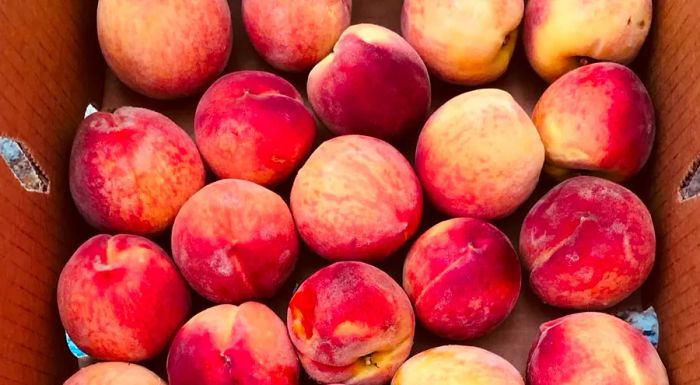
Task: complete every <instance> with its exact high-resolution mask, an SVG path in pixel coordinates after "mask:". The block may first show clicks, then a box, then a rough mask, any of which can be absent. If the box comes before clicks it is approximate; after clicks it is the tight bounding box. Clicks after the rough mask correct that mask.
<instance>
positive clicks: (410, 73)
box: [307, 24, 430, 140]
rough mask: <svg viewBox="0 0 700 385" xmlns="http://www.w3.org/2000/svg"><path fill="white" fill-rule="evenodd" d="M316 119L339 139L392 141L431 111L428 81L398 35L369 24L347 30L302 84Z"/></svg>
mask: <svg viewBox="0 0 700 385" xmlns="http://www.w3.org/2000/svg"><path fill="white" fill-rule="evenodd" d="M307 89H308V93H309V101H310V102H311V105H312V106H313V108H314V111H316V113H317V114H318V116H319V118H321V120H322V121H323V122H324V123H325V124H326V126H328V128H329V129H330V130H331V131H333V132H334V133H336V134H338V135H345V134H363V135H369V136H374V137H377V138H381V139H386V140H393V139H398V138H399V137H401V136H403V135H404V134H407V133H408V132H410V131H412V130H414V129H416V128H417V127H418V125H419V124H421V122H422V121H423V119H424V118H425V116H426V115H427V113H428V109H429V107H430V78H429V77H428V70H427V68H426V67H425V64H424V63H423V60H421V58H420V56H418V53H417V52H416V51H415V50H414V49H413V48H412V47H411V46H410V45H409V44H408V43H407V42H406V41H405V40H404V39H403V38H402V37H401V36H400V35H398V34H397V33H395V32H393V31H391V30H389V29H386V28H384V27H380V26H378V25H373V24H357V25H353V26H351V27H350V28H348V29H346V30H345V32H343V34H342V35H341V36H340V40H338V43H337V44H336V45H335V48H334V49H333V53H331V54H330V55H328V56H327V57H326V58H325V59H323V60H322V61H321V62H320V63H318V64H317V65H316V66H315V67H314V68H313V70H311V73H309V80H308V83H307Z"/></svg>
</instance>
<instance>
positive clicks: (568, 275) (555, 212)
mask: <svg viewBox="0 0 700 385" xmlns="http://www.w3.org/2000/svg"><path fill="white" fill-rule="evenodd" d="M655 249H656V237H655V235H654V225H653V223H652V220H651V215H650V214H649V211H648V210H647V208H646V207H645V206H644V203H642V201H641V200H639V198H638V197H637V196H636V195H634V193H632V192H631V191H629V190H627V189H626V188H624V187H622V186H620V185H618V184H615V183H613V182H610V181H608V180H605V179H601V178H596V177H588V176H580V177H576V178H572V179H569V180H567V181H565V182H562V183H560V184H559V185H558V186H556V187H555V188H553V189H552V190H551V191H550V192H549V193H547V194H546V195H545V196H544V197H542V199H540V200H539V201H538V202H537V203H536V204H535V206H533V207H532V209H531V210H530V212H529V213H528V214H527V216H526V217H525V221H524V222H523V226H522V229H521V232H520V254H521V256H522V258H523V260H524V262H525V266H526V267H527V269H528V270H529V272H530V284H531V286H532V288H533V290H534V291H535V293H536V294H537V295H538V296H539V297H540V298H541V299H542V300H543V301H544V302H546V303H548V304H550V305H554V306H559V307H565V308H572V309H604V308H607V307H610V306H613V305H615V304H617V303H619V302H620V301H622V300H623V299H625V298H626V297H627V296H629V295H630V294H631V293H632V292H633V291H635V290H636V289H637V288H639V287H640V286H641V285H642V283H643V282H644V281H645V280H646V278H647V277H648V276H649V273H650V272H651V268H652V266H653V265H654V255H655Z"/></svg>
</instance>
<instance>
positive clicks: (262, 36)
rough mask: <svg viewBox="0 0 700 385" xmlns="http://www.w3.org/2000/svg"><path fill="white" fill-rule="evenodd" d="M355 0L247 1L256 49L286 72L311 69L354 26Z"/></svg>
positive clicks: (244, 4) (245, 17) (245, 13)
mask: <svg viewBox="0 0 700 385" xmlns="http://www.w3.org/2000/svg"><path fill="white" fill-rule="evenodd" d="M351 10H352V0H302V1H300V0H283V1H280V0H274V1H273V0H243V2H242V13H243V23H244V24H245V29H246V31H247V32H248V37H249V38H250V42H251V43H252V44H253V47H255V50H256V51H258V53H259V54H260V55H261V56H262V57H263V58H264V59H265V61H267V62H268V63H270V65H272V66H273V67H275V68H277V69H280V70H283V71H303V70H307V69H309V68H311V67H312V66H314V65H315V64H316V63H318V62H319V61H320V60H321V59H323V58H324V57H325V56H326V55H328V54H329V53H330V52H331V49H332V48H333V45H334V44H335V42H336V41H338V37H340V34H341V32H343V30H344V29H345V28H347V27H348V26H349V25H350V14H351Z"/></svg>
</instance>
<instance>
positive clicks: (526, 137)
mask: <svg viewBox="0 0 700 385" xmlns="http://www.w3.org/2000/svg"><path fill="white" fill-rule="evenodd" d="M543 163H544V147H543V145H542V141H541V140H540V137H539V135H538V134H537V129H536V128H535V126H534V125H533V124H532V121H530V117H528V116H527V114H526V113H525V111H523V109H522V108H521V107H520V105H518V103H517V102H516V101H515V100H514V99H513V97H512V96H511V95H510V94H509V93H507V92H505V91H502V90H497V89H480V90H476V91H471V92H467V93H464V94H462V95H459V96H457V97H455V98H453V99H451V100H449V101H448V102H447V103H445V104H444V105H443V106H442V107H440V108H439V109H438V110H437V111H435V112H434V113H433V115H432V116H431V117H430V119H428V122H427V123H426V124H425V127H423V131H421V133H420V137H419V138H418V146H417V148H416V171H417V172H418V176H419V177H420V179H421V182H423V187H424V188H425V191H426V194H427V195H428V197H429V198H430V199H431V201H432V202H433V204H435V206H437V208H438V209H440V210H441V211H443V212H445V213H447V214H449V215H451V216H468V217H476V218H481V219H495V218H501V217H504V216H506V215H508V214H510V213H512V212H513V211H515V209H516V208H517V207H518V206H520V205H521V204H522V203H523V202H524V201H525V200H526V199H527V198H528V197H529V196H530V194H531V193H532V191H533V190H534V189H535V186H536V185H537V181H538V179H539V176H540V171H541V169H542V165H543Z"/></svg>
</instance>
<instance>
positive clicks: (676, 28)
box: [641, 0, 700, 385]
mask: <svg viewBox="0 0 700 385" xmlns="http://www.w3.org/2000/svg"><path fill="white" fill-rule="evenodd" d="M655 5H656V7H655V9H654V11H655V15H654V22H653V24H652V31H651V38H650V42H649V45H648V47H647V50H646V52H645V55H646V56H647V57H646V60H645V63H644V65H643V66H642V67H641V68H642V70H641V72H642V79H643V80H644V81H645V83H646V84H647V87H648V88H649V91H650V93H651V95H652V99H653V100H654V102H655V106H656V114H657V123H658V129H657V138H656V139H657V140H656V148H655V150H654V154H653V155H652V156H653V158H652V160H651V164H650V167H649V170H650V172H649V186H650V188H649V192H648V197H647V202H648V204H649V207H650V209H651V212H652V214H653V216H654V221H655V224H656V229H657V236H658V255H659V258H658V262H657V266H656V272H655V274H654V276H653V279H652V280H651V282H650V284H649V285H648V287H647V292H648V294H649V295H650V298H651V299H652V301H653V303H654V304H655V306H656V308H657V311H658V313H659V318H660V319H661V347H660V351H661V353H662V358H663V359H664V362H665V363H666V365H667V369H668V372H669V376H670V378H671V383H672V384H676V385H691V384H692V385H695V384H700V198H694V199H690V200H687V201H685V202H683V203H681V202H680V194H679V187H680V185H681V182H682V181H683V179H684V178H685V177H686V175H687V173H688V171H689V170H690V168H691V166H692V164H693V161H694V160H696V159H698V158H699V157H700V122H699V119H700V103H699V102H698V100H700V84H698V82H700V68H699V67H698V63H699V62H698V60H700V29H698V26H697V18H698V17H700V9H698V3H697V2H694V1H668V0H665V1H656V2H655Z"/></svg>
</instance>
